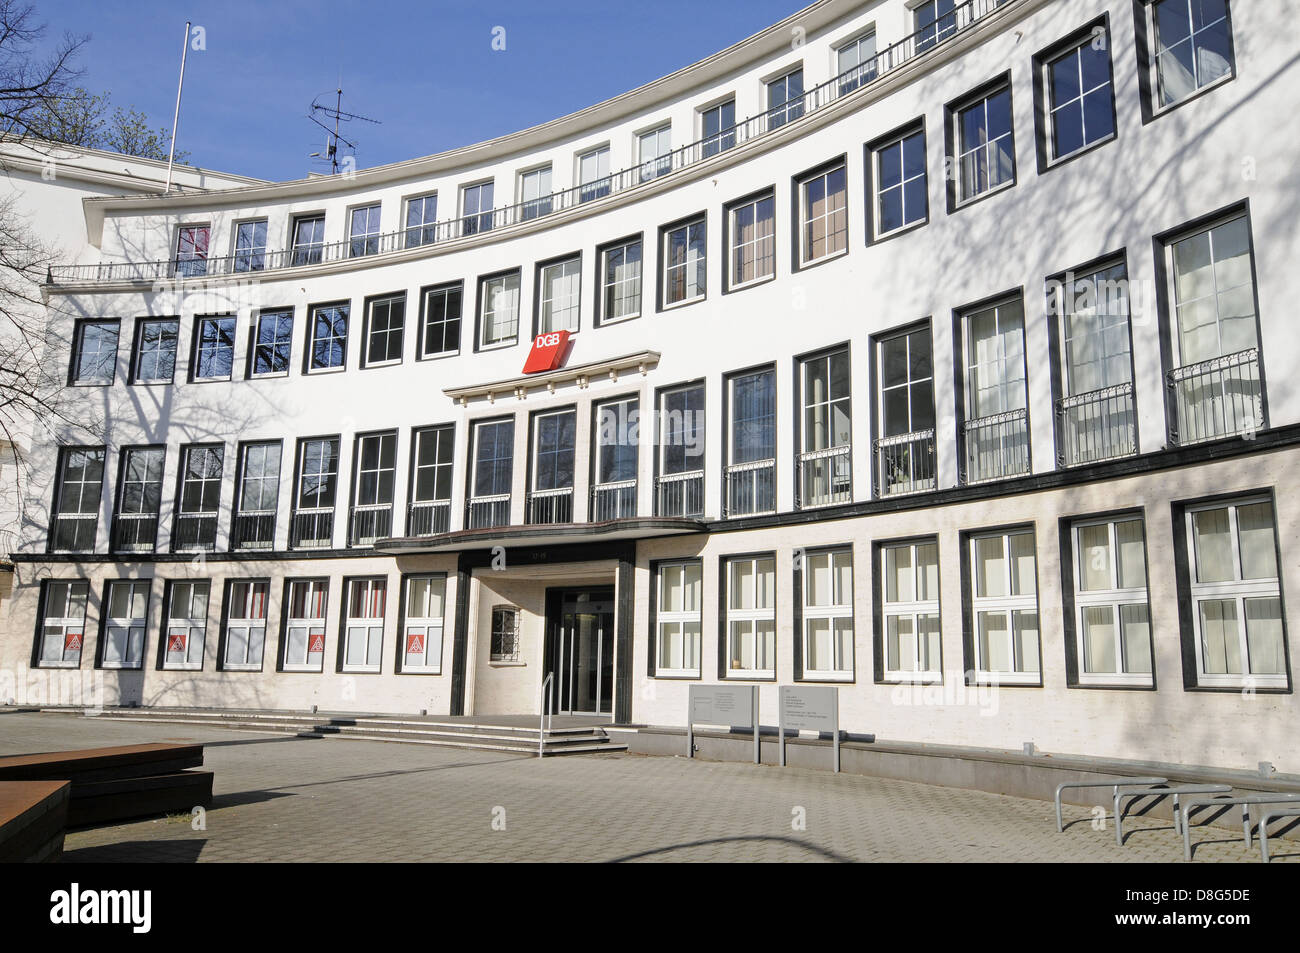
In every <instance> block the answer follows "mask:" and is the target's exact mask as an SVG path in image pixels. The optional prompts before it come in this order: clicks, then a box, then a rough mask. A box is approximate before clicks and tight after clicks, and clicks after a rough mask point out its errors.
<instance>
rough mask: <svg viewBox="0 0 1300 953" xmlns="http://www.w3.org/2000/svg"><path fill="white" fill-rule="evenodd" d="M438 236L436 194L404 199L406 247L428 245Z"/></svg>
mask: <svg viewBox="0 0 1300 953" xmlns="http://www.w3.org/2000/svg"><path fill="white" fill-rule="evenodd" d="M437 237H438V194H437V193H436V192H435V193H434V194H433V195H417V196H416V197H415V198H411V199H407V200H406V247H407V248H418V247H419V246H421V245H430V244H432V243H433V242H434V240H435V239H436V238H437Z"/></svg>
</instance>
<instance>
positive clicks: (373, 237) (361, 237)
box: [348, 205, 379, 258]
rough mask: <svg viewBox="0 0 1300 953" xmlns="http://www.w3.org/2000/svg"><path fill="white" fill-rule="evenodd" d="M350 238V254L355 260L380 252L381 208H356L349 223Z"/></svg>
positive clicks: (370, 206) (376, 206)
mask: <svg viewBox="0 0 1300 953" xmlns="http://www.w3.org/2000/svg"><path fill="white" fill-rule="evenodd" d="M348 237H349V238H350V239H352V241H351V243H350V244H349V246H348V254H349V255H350V256H351V257H353V258H359V257H361V256H362V255H373V254H375V253H376V252H377V251H379V206H378V205H368V206H366V207H365V208H354V209H353V210H352V214H351V216H350V218H349V221H348Z"/></svg>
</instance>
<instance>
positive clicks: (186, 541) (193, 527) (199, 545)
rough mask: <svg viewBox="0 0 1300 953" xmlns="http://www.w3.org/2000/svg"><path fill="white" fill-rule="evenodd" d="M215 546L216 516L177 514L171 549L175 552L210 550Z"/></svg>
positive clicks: (207, 514)
mask: <svg viewBox="0 0 1300 953" xmlns="http://www.w3.org/2000/svg"><path fill="white" fill-rule="evenodd" d="M216 546H217V514H216V512H215V511H209V512H206V513H177V514H176V534H175V537H174V538H173V539H172V549H173V550H175V551H177V552H189V551H191V550H196V549H198V550H210V549H215V548H216Z"/></svg>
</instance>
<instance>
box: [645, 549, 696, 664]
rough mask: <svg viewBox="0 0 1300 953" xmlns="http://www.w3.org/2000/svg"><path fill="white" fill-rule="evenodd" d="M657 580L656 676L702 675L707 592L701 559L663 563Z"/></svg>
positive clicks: (658, 571) (658, 566)
mask: <svg viewBox="0 0 1300 953" xmlns="http://www.w3.org/2000/svg"><path fill="white" fill-rule="evenodd" d="M655 580H656V582H655V585H656V599H655V613H654V616H655V619H654V636H655V670H654V675H655V676H657V677H659V678H673V677H678V678H699V677H700V622H701V611H702V609H701V605H702V596H703V591H704V582H703V570H702V567H701V565H700V561H699V560H698V559H693V560H689V561H686V562H675V563H659V564H658V565H657V567H656V569H655Z"/></svg>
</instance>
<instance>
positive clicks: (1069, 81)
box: [1034, 27, 1115, 160]
mask: <svg viewBox="0 0 1300 953" xmlns="http://www.w3.org/2000/svg"><path fill="white" fill-rule="evenodd" d="M1096 30H1101V27H1097V28H1096ZM1096 30H1089V31H1087V32H1086V33H1084V34H1083V35H1082V36H1081V37H1080V39H1079V40H1078V42H1077V43H1075V44H1074V45H1073V46H1072V47H1071V48H1070V49H1068V50H1066V51H1065V52H1064V53H1059V54H1055V55H1053V56H1051V58H1049V59H1046V60H1038V59H1036V60H1035V64H1034V65H1035V68H1036V69H1039V70H1041V71H1042V75H1043V81H1044V82H1043V85H1044V86H1045V87H1046V90H1047V98H1048V101H1047V103H1046V109H1045V113H1046V119H1047V129H1046V136H1047V143H1048V146H1049V149H1048V154H1049V155H1050V156H1051V158H1052V159H1053V160H1056V159H1062V158H1065V157H1066V156H1070V155H1073V154H1074V153H1076V152H1078V151H1079V150H1081V149H1085V148H1087V147H1088V146H1091V145H1095V144H1096V143H1098V142H1102V141H1104V140H1106V139H1109V138H1111V137H1112V136H1114V135H1115V91H1114V89H1113V88H1112V84H1111V75H1110V43H1109V36H1108V35H1107V34H1106V33H1105V31H1104V30H1102V32H1101V33H1100V35H1099V34H1098V33H1097V32H1096ZM1098 40H1100V42H1098Z"/></svg>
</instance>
